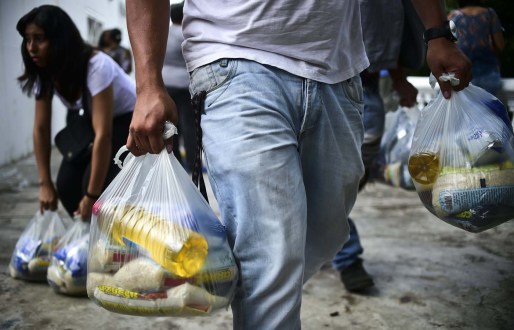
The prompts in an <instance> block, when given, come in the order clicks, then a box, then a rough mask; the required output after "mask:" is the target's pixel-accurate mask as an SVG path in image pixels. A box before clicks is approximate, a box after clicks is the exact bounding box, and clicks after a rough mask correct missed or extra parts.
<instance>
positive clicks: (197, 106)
mask: <svg viewBox="0 0 514 330" xmlns="http://www.w3.org/2000/svg"><path fill="white" fill-rule="evenodd" d="M206 96H207V92H206V91H201V92H199V93H196V94H195V95H193V98H192V100H191V103H192V105H193V112H194V117H195V131H196V154H195V163H194V166H193V175H192V179H193V183H194V184H195V186H196V187H198V188H199V189H200V192H201V193H202V195H203V197H204V198H205V200H206V201H207V202H209V198H208V197H207V189H206V188H205V182H204V179H203V174H202V151H203V147H202V127H201V126H200V121H201V119H202V111H203V109H204V106H205V98H206Z"/></svg>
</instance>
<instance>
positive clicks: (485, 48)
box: [448, 0, 505, 95]
mask: <svg viewBox="0 0 514 330" xmlns="http://www.w3.org/2000/svg"><path fill="white" fill-rule="evenodd" d="M458 3H459V7H460V8H458V9H455V10H452V11H451V12H450V13H449V15H448V18H449V19H451V20H452V21H453V22H454V23H455V26H456V28H457V45H458V46H459V48H460V49H461V50H462V52H463V53H464V54H466V56H467V57H469V59H470V60H471V63H472V72H473V79H472V80H471V83H473V85H476V86H479V87H482V88H483V89H485V90H486V91H488V92H489V93H491V94H493V95H497V94H498V92H499V91H500V90H501V87H502V81H501V74H500V54H501V52H502V51H503V48H504V47H505V41H504V39H503V29H502V26H501V23H500V19H499V18H498V15H497V14H496V12H495V11H494V9H492V8H486V7H483V5H482V1H481V0H459V1H458Z"/></svg>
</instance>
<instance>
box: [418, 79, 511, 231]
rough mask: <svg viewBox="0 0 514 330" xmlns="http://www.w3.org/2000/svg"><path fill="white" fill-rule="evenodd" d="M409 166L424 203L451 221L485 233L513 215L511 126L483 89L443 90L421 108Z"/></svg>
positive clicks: (493, 99)
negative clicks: (445, 95)
mask: <svg viewBox="0 0 514 330" xmlns="http://www.w3.org/2000/svg"><path fill="white" fill-rule="evenodd" d="M445 78H446V79H449V80H451V79H452V77H451V76H446V77H445ZM408 168H409V173H410V174H411V176H412V178H413V181H414V185H415V187H416V191H417V193H418V195H419V197H420V199H421V201H422V202H423V204H424V205H425V207H426V208H427V209H428V210H429V211H430V212H432V213H433V214H435V215H436V216H437V217H438V218H440V219H442V220H443V221H446V222H447V223H449V224H452V225H454V226H457V227H459V228H462V229H465V230H467V231H470V232H480V231H483V230H486V229H488V228H491V227H494V226H497V225H498V224H501V223H503V222H505V221H508V220H510V219H513V218H514V134H513V130H512V125H511V123H510V120H509V117H508V113H507V111H506V109H505V107H504V106H503V104H502V103H501V102H500V101H499V100H498V99H497V98H496V97H494V96H493V95H491V94H489V93H488V92H486V91H485V90H483V89H481V88H480V87H477V86H474V85H469V86H468V87H467V88H465V89H464V90H462V91H459V92H453V93H452V97H451V98H450V99H449V100H447V99H444V98H443V96H442V95H441V93H439V94H438V95H437V96H436V98H435V99H434V100H433V101H432V102H430V103H429V104H428V105H427V106H426V107H425V108H424V109H423V110H422V112H421V117H420V119H419V121H418V124H417V127H416V131H415V133H414V140H413V143H412V149H411V152H410V157H409V164H408Z"/></svg>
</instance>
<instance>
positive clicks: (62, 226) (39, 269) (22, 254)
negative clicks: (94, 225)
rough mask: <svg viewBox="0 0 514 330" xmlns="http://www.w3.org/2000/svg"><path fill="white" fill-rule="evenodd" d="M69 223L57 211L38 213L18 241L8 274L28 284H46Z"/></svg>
mask: <svg viewBox="0 0 514 330" xmlns="http://www.w3.org/2000/svg"><path fill="white" fill-rule="evenodd" d="M69 225H70V223H69V221H67V220H65V218H62V217H61V216H60V215H59V213H57V212H56V211H45V212H44V213H43V214H41V212H40V211H39V210H38V211H37V212H36V214H35V215H34V216H33V217H32V219H31V220H30V222H29V223H28V225H27V227H25V230H24V231H23V232H22V233H21V235H20V238H19V239H18V241H17V242H16V247H15V248H14V251H13V254H12V257H11V262H10V264H9V273H10V274H11V276H12V277H14V278H20V279H23V280H28V281H41V282H44V281H46V272H47V269H48V265H49V264H50V258H51V256H52V251H53V250H54V248H55V246H56V244H57V242H58V241H59V239H60V238H61V236H63V235H64V233H65V232H66V228H67V227H68V226H69Z"/></svg>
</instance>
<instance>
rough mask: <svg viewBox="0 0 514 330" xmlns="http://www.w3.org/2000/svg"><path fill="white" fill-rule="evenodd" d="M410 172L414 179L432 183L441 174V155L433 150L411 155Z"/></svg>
mask: <svg viewBox="0 0 514 330" xmlns="http://www.w3.org/2000/svg"><path fill="white" fill-rule="evenodd" d="M408 169H409V173H410V175H411V177H412V179H413V180H414V181H416V182H417V183H421V184H424V185H431V184H433V183H434V182H435V181H436V180H437V177H438V176H439V172H440V161H439V156H438V155H436V154H433V153H431V152H420V153H417V154H414V155H412V156H410V157H409V164H408Z"/></svg>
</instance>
